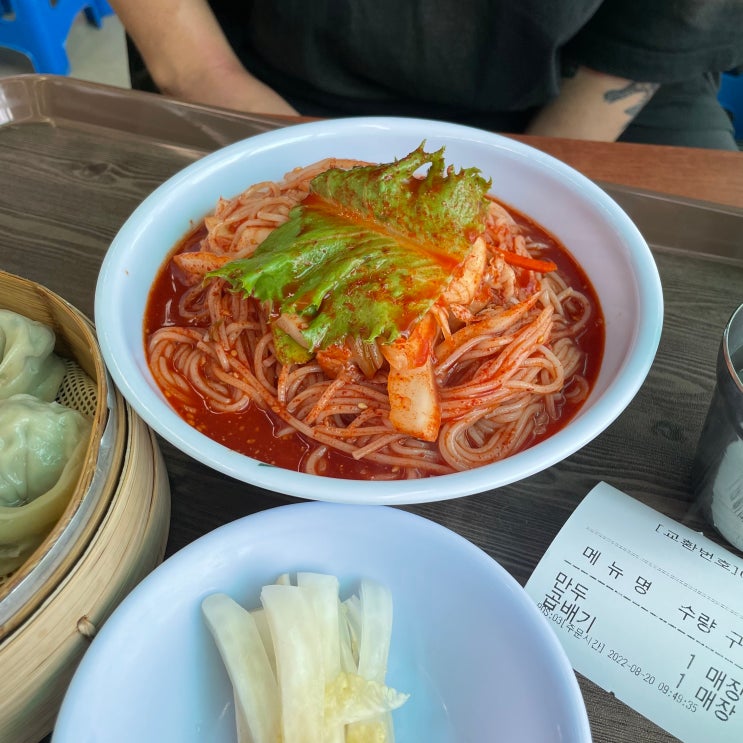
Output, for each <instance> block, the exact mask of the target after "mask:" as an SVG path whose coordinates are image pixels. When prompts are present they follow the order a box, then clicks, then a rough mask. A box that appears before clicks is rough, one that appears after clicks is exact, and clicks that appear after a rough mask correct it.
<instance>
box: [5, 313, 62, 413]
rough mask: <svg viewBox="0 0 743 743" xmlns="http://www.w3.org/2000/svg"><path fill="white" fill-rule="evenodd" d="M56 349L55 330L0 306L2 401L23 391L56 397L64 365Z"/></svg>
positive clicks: (45, 396) (50, 397)
mask: <svg viewBox="0 0 743 743" xmlns="http://www.w3.org/2000/svg"><path fill="white" fill-rule="evenodd" d="M53 351H54V332H53V331H52V330H51V329H50V328H48V327H47V326H46V325H44V324H43V323H40V322H36V320H30V319H29V318H27V317H24V316H23V315H19V314H18V313H17V312H12V311H11V310H4V309H0V400H2V399H5V398H8V397H10V396H11V395H17V394H21V393H25V394H29V395H34V396H35V397H38V398H40V399H42V400H46V401H47V402H51V401H52V400H54V398H55V397H56V395H57V392H58V390H59V387H60V385H61V384H62V379H63V378H64V375H65V365H64V361H63V360H62V359H61V358H60V357H59V356H57V355H56V354H54V352H53Z"/></svg>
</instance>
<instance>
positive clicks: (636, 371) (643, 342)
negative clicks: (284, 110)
mask: <svg viewBox="0 0 743 743" xmlns="http://www.w3.org/2000/svg"><path fill="white" fill-rule="evenodd" d="M423 139H425V140H426V144H427V148H429V149H436V148H439V147H441V146H442V145H445V146H446V159H447V162H448V163H452V164H454V165H455V166H456V167H465V166H466V167H469V166H473V165H474V166H477V167H479V168H480V169H481V170H482V172H483V173H484V175H485V176H486V177H491V178H492V180H493V186H492V189H491V190H492V192H493V193H494V194H495V195H496V196H497V197H500V198H501V199H502V200H503V201H504V202H506V203H507V204H510V205H511V206H513V207H515V208H516V209H519V210H521V211H523V212H525V213H526V214H528V215H529V216H530V217H532V218H533V219H535V220H536V221H537V222H539V223H540V224H541V225H543V226H544V227H546V228H547V230H549V231H550V232H552V233H553V234H554V235H555V236H556V237H557V238H558V239H560V240H561V241H562V242H563V244H564V245H565V246H566V247H567V248H568V250H570V251H571V252H572V254H573V256H574V257H575V258H576V259H577V260H578V262H579V263H580V264H581V265H582V267H583V269H584V270H585V272H586V274H587V275H588V277H589V279H590V280H591V282H592V284H593V286H594V288H595V289H596V292H597V294H598V297H599V300H600V303H601V306H602V309H603V313H604V318H605V321H606V349H605V351H604V358H603V362H602V365H601V370H600V373H599V376H598V379H597V380H596V383H595V386H594V388H593V391H592V393H591V395H590V397H589V399H588V400H587V401H586V403H584V405H583V407H582V409H581V410H580V413H579V414H578V415H577V416H576V417H575V418H574V419H573V420H572V421H571V422H570V423H569V424H568V425H566V426H564V427H563V428H562V429H561V430H560V431H559V432H558V433H556V434H555V435H554V436H552V437H550V438H549V439H547V440H545V441H543V442H541V443H539V444H538V445H536V446H533V447H531V448H530V449H527V450H525V451H523V452H521V453H518V454H516V455H514V456H511V457H509V458H507V459H505V460H502V461H500V462H497V463H494V464H491V465H488V466H484V467H480V468H477V469H473V470H470V471H468V472H463V473H456V474H451V475H444V476H440V477H430V478H426V479H422V480H415V481H405V482H368V481H367V482H358V481H348V480H338V479H333V478H327V477H316V476H311V475H306V474H302V473H296V472H290V471H288V470H285V469H280V468H274V467H266V466H265V465H261V464H260V463H259V462H257V461H256V460H253V459H251V458H249V457H246V456H243V455H241V454H238V453H236V452H234V451H231V450H229V449H227V448H226V447H224V446H222V445H221V444H218V443H216V442H215V441H213V440H211V439H209V438H208V437H206V436H205V435H203V434H201V433H199V432H198V431H196V430H195V429H194V428H191V427H190V426H188V425H187V424H186V423H185V422H184V421H183V420H182V419H181V418H180V417H179V416H178V415H177V413H175V412H174V411H173V410H172V408H170V406H169V405H168V404H167V403H166V401H165V399H164V397H163V395H162V394H161V393H160V391H159V389H158V387H157V385H156V384H155V382H154V380H153V379H152V376H151V374H150V371H149V369H148V366H147V362H146V359H145V352H144V346H143V339H142V318H143V314H144V309H145V304H146V301H147V294H148V291H149V289H150V286H151V285H152V283H153V280H154V277H155V275H156V274H157V271H158V269H159V268H160V266H161V264H162V263H163V261H164V259H165V257H166V255H167V254H168V253H169V251H170V250H171V249H172V248H173V246H174V245H175V244H176V243H177V242H178V241H179V240H180V239H181V238H182V237H183V236H184V234H185V233H186V232H187V231H188V230H189V229H190V227H191V226H192V225H193V224H194V223H196V222H197V221H198V220H200V219H202V218H203V217H204V216H205V215H206V214H208V213H209V212H210V211H211V210H212V209H213V207H214V205H215V204H216V202H217V199H218V198H219V197H220V196H225V197H228V196H232V195H235V194H237V193H239V192H241V191H242V190H244V189H245V188H246V187H247V186H248V185H250V184H252V183H255V182H258V181H262V180H264V179H280V178H281V177H283V175H284V174H285V173H286V172H288V171H289V170H291V169H292V168H294V167H297V166H298V165H302V164H308V163H311V162H314V161H316V160H319V159H320V158H322V157H326V156H337V157H349V158H359V159H363V160H369V161H376V162H389V161H391V160H392V159H394V158H395V157H401V156H403V155H405V154H407V153H408V152H410V151H412V150H413V149H415V148H416V147H417V146H418V145H419V144H420V143H421V141H422V140H423ZM662 318H663V296H662V291H661V285H660V279H659V277H658V271H657V268H656V266H655V262H654V260H653V257H652V255H651V253H650V250H649V248H648V246H647V244H646V243H645V241H644V239H643V238H642V236H641V235H640V233H639V231H638V230H637V229H636V228H635V226H634V224H633V223H632V222H631V220H630V219H629V218H628V217H627V215H626V214H625V213H624V212H623V211H622V210H621V209H620V208H619V206H618V205H617V204H616V203H615V202H614V201H613V200H612V199H611V198H609V196H607V195H606V193H604V192H603V191H602V190H601V189H600V188H598V187H597V186H596V185H595V184H593V183H592V182H591V181H589V180H588V179H587V178H585V177H584V176H582V175H581V174H579V173H577V172H576V171H574V170H573V169H571V168H570V167H568V166H566V165H565V164H563V163H561V162H559V161H558V160H556V159H554V158H552V157H550V156H548V155H545V154H544V153H541V152H539V151H537V150H535V149H533V148H531V147H528V146H526V145H523V144H520V143H518V142H515V141H513V140H510V139H507V138H505V137H501V136H498V135H496V134H491V133H488V132H484V131H481V130H478V129H472V128H468V127H463V126H459V125H455V124H449V123H442V122H434V121H423V120H416V119H395V118H358V119H340V120H331V121H324V122H317V123H309V124H301V125H296V126H291V127H287V128H284V129H280V130H277V131H274V132H269V133H266V134H260V135H258V136H255V137H252V138H250V139H248V140H245V141H242V142H238V143H236V144H234V145H230V146H228V147H226V148H224V149H222V150H219V151H217V152H215V153H213V154H211V155H208V156H206V157H204V158H203V159H201V160H199V161H197V162H196V163H194V164H192V165H190V166H188V167H187V168H185V169H184V170H182V171H181V172H180V173H178V174H176V175H175V176H174V177H172V178H171V179H170V180H168V181H167V182H166V183H164V184H163V185H162V186H160V187H159V188H158V189H156V190H155V191H154V192H153V193H152V194H151V195H150V196H149V197H148V198H147V199H145V201H144V202H143V203H142V204H141V205H140V206H139V207H138V208H137V209H136V210H135V211H134V213H133V214H132V215H131V217H130V218H129V219H128V220H127V222H126V223H125V224H124V226H123V227H122V229H121V230H120V232H119V233H118V234H117V236H116V238H115V239H114V241H113V243H112V244H111V247H110V249H109V251H108V253H107V255H106V258H105V260H104V263H103V266H102V269H101V273H100V276H99V280H98V285H97V289H96V303H95V321H96V327H97V330H98V335H99V340H100V345H101V349H102V351H103V356H104V358H105V360H106V363H107V365H108V367H109V370H110V372H111V375H112V377H113V379H114V381H115V382H116V384H117V385H118V386H119V388H120V389H121V391H122V393H123V395H124V397H125V398H126V399H127V400H128V401H129V403H130V404H131V405H132V407H133V408H134V409H135V410H136V411H137V413H139V415H140V416H141V417H142V418H143V419H144V420H145V421H146V422H147V423H148V424H149V425H150V426H152V427H153V428H154V429H155V430H156V431H157V432H158V433H160V434H161V435H162V436H163V437H164V438H165V439H167V440H168V441H170V442H171V443H172V444H174V445H175V446H176V447H178V448H179V449H181V450H182V451H184V452H186V453H187V454H189V455H190V456H192V457H193V458H195V459H197V460H199V461H201V462H203V463H205V464H207V465H209V466H211V467H213V468H214V469H216V470H218V471H220V472H223V473H225V474H227V475H230V476H231V477H234V478H236V479H238V480H242V481H244V482H249V483H252V484H254V485H257V486H260V487H262V488H266V489H268V490H273V491H279V492H283V493H287V494H289V495H295V496H299V497H303V498H308V499H317V500H327V501H340V502H356V503H376V504H380V503H387V504H392V503H416V502H424V501H435V500H443V499H446V498H454V497H458V496H463V495H469V494H472V493H477V492H482V491H486V490H490V489H492V488H496V487H499V486H502V485H506V484H508V483H512V482H515V481H518V480H520V479H522V478H524V477H527V476H529V475H532V474H534V473H536V472H539V471H541V470H543V469H545V468H547V467H549V466H551V465H553V464H555V463H556V462H559V461H561V460H562V459H564V458H565V457H567V456H569V455H570V454H572V453H574V452H575V451H577V450H578V449H580V448H581V447H582V446H584V445H585V444H587V443H588V442H589V441H591V440H592V439H593V438H594V437H596V436H597V435H598V434H599V433H600V432H601V431H603V430H604V429H605V428H606V427H607V426H608V425H609V424H610V423H611V422H612V421H613V420H614V419H615V418H616V417H617V416H618V415H619V414H620V413H621V412H622V411H623V410H624V409H625V407H626V406H627V405H628V404H629V402H630V401H631V400H632V398H633V397H634V395H635V393H636V392H637V390H638V389H639V387H640V385H641V384H642V382H643V380H644V379H645V376H646V375H647V372H648V370H649V368H650V364H651V363H652V360H653V358H654V355H655V352H656V350H657V347H658V342H659V339H660V331H661V325H662Z"/></svg>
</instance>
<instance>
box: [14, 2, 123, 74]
mask: <svg viewBox="0 0 743 743" xmlns="http://www.w3.org/2000/svg"><path fill="white" fill-rule="evenodd" d="M82 10H84V11H85V17H86V18H87V20H88V23H92V24H93V25H95V26H97V27H98V28H100V27H101V25H102V23H103V18H104V17H105V16H107V15H113V9H112V8H111V6H110V5H109V4H108V3H107V2H106V0H56V1H55V0H0V46H5V47H8V48H10V49H15V51H17V52H21V54H25V55H26V56H27V57H28V58H29V59H30V60H31V64H33V66H34V70H36V72H45V73H49V74H52V75H66V74H67V73H68V72H69V71H70V60H69V59H68V57H67V51H66V49H65V42H66V41H67V36H68V34H69V33H70V29H71V28H72V23H73V21H74V20H75V18H76V17H77V14H78V13H80V11H82Z"/></svg>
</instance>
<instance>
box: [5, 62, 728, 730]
mask: <svg viewBox="0 0 743 743" xmlns="http://www.w3.org/2000/svg"><path fill="white" fill-rule="evenodd" d="M32 77H33V76H32ZM14 85H15V87H13V88H12V89H11V87H10V84H8V88H7V89H6V91H5V92H6V95H5V100H6V102H7V101H10V103H7V104H6V110H5V114H4V116H2V117H0V122H1V121H5V122H6V123H5V124H4V125H3V126H0V267H1V268H2V269H4V270H8V271H11V272H13V273H16V274H20V275H22V276H25V277H27V278H29V279H32V280H34V281H38V282H40V283H43V284H45V285H46V286H47V287H48V288H50V289H52V290H53V291H55V292H57V293H58V294H60V295H62V296H63V297H64V298H66V299H67V300H69V301H70V302H72V304H74V305H75V306H76V307H78V308H79V309H80V310H82V311H83V312H85V313H86V314H87V315H88V316H90V317H92V312H93V297H94V288H95V281H96V277H97V271H98V268H99V266H100V262H101V259H102V256H103V254H104V252H105V250H106V248H107V246H108V244H109V242H110V241H111V239H112V238H113V237H114V235H115V234H116V232H117V230H118V229H119V228H120V227H121V225H122V224H123V222H124V221H125V219H126V218H127V217H128V215H129V214H130V213H131V211H132V210H133V209H134V207H135V206H136V205H137V204H138V203H139V202H140V201H141V199H142V198H144V196H146V195H147V194H148V193H149V192H150V191H152V190H153V189H154V188H155V187H156V186H157V185H158V184H159V183H161V182H162V181H164V180H165V179H166V178H167V177H169V176H170V175H171V174H172V173H174V172H175V171H176V170H179V169H180V168H182V167H183V166H184V165H186V164H188V163H189V162H191V161H193V160H194V159H196V158H197V157H200V156H201V155H202V154H204V152H206V151H208V150H209V149H210V147H211V148H212V149H214V148H216V146H218V144H226V143H227V141H230V140H231V139H236V138H238V137H239V136H248V135H249V134H251V133H254V132H255V131H260V126H259V124H260V122H258V123H257V122H256V121H255V120H254V119H251V117H239V116H235V115H227V114H225V113H224V112H214V111H211V110H209V109H204V108H201V107H192V106H186V105H182V104H176V103H174V102H169V101H164V100H162V99H160V100H158V101H157V102H153V101H151V100H150V99H149V98H148V97H145V96H144V94H133V93H125V92H123V91H118V90H115V89H108V88H105V87H104V86H93V85H85V84H73V83H70V82H69V81H60V80H51V81H50V80H48V79H39V80H33V81H31V82H29V81H28V80H24V81H21V82H16V83H14ZM153 98H154V96H153ZM148 107H151V108H152V110H153V111H154V114H157V116H155V115H154V114H153V115H152V116H151V117H150V120H147V117H145V116H144V112H145V111H147V110H148ZM150 113H152V111H150ZM0 114H2V104H0ZM158 116H159V117H169V118H168V122H169V124H168V127H167V128H161V129H159V130H157V131H156V132H155V131H153V127H154V123H153V121H155V119H157V117H158ZM124 120H126V124H124V123H122V122H124ZM194 121H198V123H199V126H198V130H199V131H198V133H197V134H193V133H189V134H188V138H187V137H186V136H185V135H184V136H183V137H182V138H181V140H178V138H177V136H176V134H175V132H177V131H180V130H179V129H178V127H180V126H182V125H183V122H188V123H193V122H194ZM205 122H206V123H205ZM155 128H156V127H155ZM167 131H170V133H171V134H172V136H173V139H171V140H170V141H168V136H166V134H167ZM163 132H165V133H166V134H163ZM215 133H216V134H215ZM200 138H201V139H200ZM210 138H211V139H210ZM212 139H213V141H212ZM520 139H522V140H523V141H526V142H528V143H529V144H532V145H534V146H535V147H538V148H540V149H542V150H545V151H547V152H549V153H551V154H553V155H555V156H557V157H558V158H560V159H562V160H564V161H565V162H567V163H569V164H571V165H573V166H575V167H576V168H577V169H579V170H581V171H583V172H584V173H585V174H587V175H588V176H589V177H591V178H595V179H597V180H600V181H605V182H610V183H618V184H625V185H629V186H635V187H639V188H643V189H652V190H660V191H664V192H666V193H671V194H677V195H681V196H685V197H691V198H699V199H704V200H708V201H717V202H720V203H724V204H729V205H732V206H737V207H743V155H742V154H738V153H727V152H713V151H697V150H684V149H679V148H662V147H653V146H645V145H619V144H603V143H590V142H580V141H570V140H555V139H548V138H529V137H520ZM210 142H211V144H210ZM654 254H655V258H656V262H657V264H658V269H659V272H660V275H661V280H662V283H663V288H664V295H665V321H664V328H663V333H662V338H661V342H660V348H659V350H658V354H657V357H656V360H655V362H654V364H653V367H652V369H651V372H650V374H649V375H648V378H647V380H646V382H645V384H644V385H643V387H642V389H641V390H640V392H639V393H638V395H637V396H636V398H635V399H634V401H633V402H632V403H631V404H630V406H629V407H628V408H627V410H626V411H625V412H624V413H623V414H622V415H621V416H620V417H619V418H618V419H617V420H616V421H615V422H614V423H613V424H612V425H610V426H609V427H608V429H607V430H606V431H605V432H604V433H603V434H601V435H600V436H599V437H598V438H597V439H595V440H594V441H593V442H591V443H590V444H588V445H587V446H585V447H584V448H583V449H581V450H580V451H578V452H577V453H575V454H574V455H573V456H571V457H569V458H568V459H566V460H565V461H563V462H561V463H560V464H558V465H556V466H553V467H551V468H549V469H547V470H546V471H544V472H541V473H539V474H537V475H534V476H532V477H530V478H528V479H527V480H524V481H523V482H520V483H517V484H515V485H511V486H508V487H504V488H500V489H498V490H497V491H492V492H487V493H482V494H478V495H474V496H470V497H466V498H461V499H457V500H453V501H445V502H441V503H431V504H422V505H417V506H411V507H407V506H406V507H405V508H406V509H407V510H410V511H413V512H415V513H418V514H420V515H422V516H425V517H428V518H430V519H432V520H434V521H437V522H439V523H441V524H444V525H445V526H447V527H449V528H450V529H452V530H454V531H456V532H458V533H460V534H462V535H464V536H465V537H466V538H468V539H469V540H470V541H472V542H473V543H475V544H477V545H478V546H479V547H481V548H482V549H484V550H485V551H486V552H487V553H488V554H490V555H491V556H492V557H493V558H494V559H496V560H497V561H498V562H499V563H500V564H501V565H503V566H504V567H505V568H506V569H507V570H508V571H509V572H510V573H511V574H512V575H513V576H514V577H515V578H516V579H517V580H518V581H519V582H520V583H521V584H522V585H523V584H525V583H526V581H527V579H528V578H529V576H530V574H531V572H532V571H533V570H534V568H535V567H536V565H537V563H538V561H539V560H540V558H541V557H542V555H543V554H544V552H545V550H546V548H547V547H548V545H549V544H550V542H551V541H552V539H553V538H554V537H555V535H556V534H557V533H558V531H559V530H560V528H561V527H562V525H563V524H564V523H565V521H566V520H567V518H568V517H569V516H570V514H571V513H572V512H573V510H574V509H575V507H576V506H577V505H578V503H579V502H580V501H581V499H582V498H583V497H584V496H585V495H586V494H587V493H588V492H589V491H590V490H591V488H592V487H593V486H594V485H595V484H596V483H597V482H599V481H600V480H605V481H607V482H609V483H610V484H612V485H614V486H616V487H617V488H619V489H620V490H622V491H624V492H625V493H627V494H628V495H631V496H633V497H635V498H637V499H639V500H640V501H642V502H644V503H646V504H648V505H649V506H651V507H653V508H655V509H657V510H658V511H661V512H662V513H664V514H666V515H668V516H670V517H672V518H675V519H677V520H679V521H682V522H684V523H686V524H687V525H690V526H692V527H693V528H696V529H698V530H701V529H703V528H705V527H704V524H702V523H701V522H700V521H699V519H698V517H697V514H696V512H695V510H694V508H693V507H692V505H691V504H690V490H689V471H690V466H691V460H692V457H693V453H694V448H695V446H696V442H697V439H698V436H699V432H700V430H701V426H702V423H703V419H704V415H705V413H706V409H707V405H708V403H709V399H710V395H711V392H712V389H713V385H714V359H715V356H716V353H717V346H718V343H719V337H720V332H721V329H722V327H723V325H724V323H725V321H726V320H727V318H728V317H729V315H730V314H731V312H732V310H733V309H734V307H736V306H737V305H738V304H739V303H740V302H741V301H743V235H741V243H740V253H739V254H738V258H739V260H732V261H719V260H713V259H711V258H710V257H709V256H707V255H705V254H704V246H702V245H700V251H699V254H683V255H678V254H676V253H674V252H673V251H672V250H670V251H669V250H666V249H658V250H655V251H654ZM161 446H162V450H163V453H164V455H165V458H166V462H167V466H168V471H169V475H170V483H171V490H172V523H171V531H170V539H169V543H168V547H167V554H172V553H173V552H174V551H176V550H177V549H179V548H181V547H183V546H184V545H186V544H188V543H189V542H191V541H193V540H194V539H196V538H198V537H199V536H201V535H203V534H204V533H206V532H208V531H210V530H212V529H214V528H215V527H217V526H220V525H222V524H224V523H227V522H229V521H232V520H233V519H236V518H238V517H241V516H243V515H245V514H248V513H251V512H255V511H258V510H262V509H265V508H270V507H273V506H277V505H280V504H283V503H288V502H292V501H293V500H294V499H292V498H290V497H287V496H283V495H278V494H275V493H271V492H266V491H261V490H257V489H255V488H250V487H248V486H246V485H244V484H242V483H239V482H236V481H232V480H230V479H229V478H226V477H223V476H221V475H218V474H216V473H214V472H212V471H210V470H209V469H207V468H206V467H204V466H203V465H200V464H198V463H196V462H194V461H193V460H191V459H190V458H188V457H186V456H185V455H183V454H181V453H180V452H178V451H177V450H175V449H174V448H173V447H172V446H170V445H169V444H167V443H166V442H164V441H163V442H161ZM706 533H707V534H708V536H710V537H711V538H715V537H714V535H713V534H709V532H706ZM579 682H580V686H581V689H582V691H583V694H584V698H585V701H586V706H587V709H588V714H589V718H590V723H591V727H592V731H593V735H594V739H595V741H597V743H627V742H628V741H638V740H640V741H643V742H650V743H660V742H667V741H672V740H675V738H673V737H672V736H670V735H669V734H667V733H666V732H664V731H663V730H661V729H659V728H658V727H657V726H655V725H654V724H653V723H651V722H650V721H648V720H647V719H645V718H644V717H642V716H641V715H639V714H638V713H636V712H635V711H633V710H632V709H630V708H629V707H627V706H626V705H624V704H623V703H621V702H619V701H618V700H616V699H615V698H614V697H613V696H612V695H611V694H609V693H607V692H605V691H603V690H602V689H601V688H599V687H598V686H596V685H595V684H593V683H592V682H591V681H589V680H587V679H584V678H579Z"/></svg>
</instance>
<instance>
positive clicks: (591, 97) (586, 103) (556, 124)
mask: <svg viewBox="0 0 743 743" xmlns="http://www.w3.org/2000/svg"><path fill="white" fill-rule="evenodd" d="M657 89H658V85H657V84H656V83H647V82H635V81H632V80H627V79H625V78H621V77H615V76H614V75H607V74H604V73H602V72H596V71H595V70H591V69H589V68H587V67H579V68H578V69H577V71H576V73H575V74H574V75H573V76H572V77H568V78H564V79H563V81H562V85H561V88H560V93H559V94H558V95H557V97H556V98H554V99H553V100H552V101H550V102H549V103H548V104H547V105H546V106H545V107H544V108H542V109H541V111H539V113H538V114H537V115H536V116H535V117H534V119H533V120H532V121H531V123H530V124H529V126H528V128H527V133H528V134H537V135H541V136H548V137H568V138H570V139H592V140H597V141H604V142H613V141H615V140H616V139H617V138H618V137H619V135H620V134H621V133H622V132H623V131H624V130H625V128H626V127H627V126H628V125H629V124H630V123H631V121H632V119H634V117H635V116H637V114H638V113H639V112H640V110H641V109H642V107H643V106H644V105H645V104H646V103H647V102H648V101H649V100H650V98H652V96H653V93H655V91H656V90H657Z"/></svg>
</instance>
